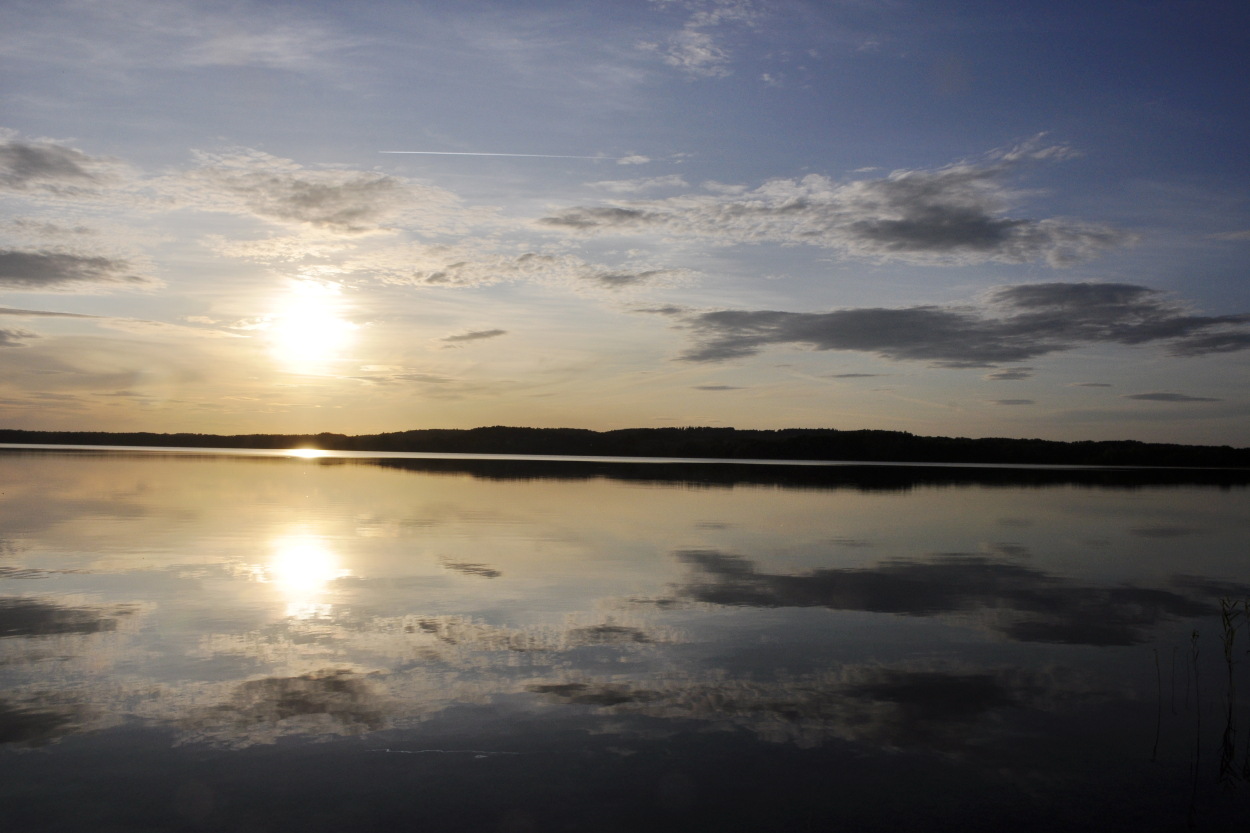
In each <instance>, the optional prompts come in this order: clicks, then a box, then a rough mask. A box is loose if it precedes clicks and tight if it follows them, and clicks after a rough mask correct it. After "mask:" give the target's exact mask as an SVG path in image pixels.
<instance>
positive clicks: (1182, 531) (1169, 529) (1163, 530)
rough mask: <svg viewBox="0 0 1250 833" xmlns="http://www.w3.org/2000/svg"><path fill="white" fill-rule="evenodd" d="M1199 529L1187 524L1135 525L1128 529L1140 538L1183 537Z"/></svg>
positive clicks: (1197, 531)
mask: <svg viewBox="0 0 1250 833" xmlns="http://www.w3.org/2000/svg"><path fill="white" fill-rule="evenodd" d="M1200 531H1201V530H1198V529H1194V528H1193V527H1189V526H1136V527H1133V528H1132V529H1130V530H1129V532H1131V533H1132V534H1134V535H1139V536H1141V537H1142V538H1184V537H1186V536H1189V535H1195V534H1197V533H1199V532H1200Z"/></svg>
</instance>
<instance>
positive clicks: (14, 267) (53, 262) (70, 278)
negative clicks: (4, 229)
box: [0, 249, 156, 291]
mask: <svg viewBox="0 0 1250 833" xmlns="http://www.w3.org/2000/svg"><path fill="white" fill-rule="evenodd" d="M155 283H156V282H155V281H154V280H153V279H152V278H150V277H147V276H145V275H142V274H138V270H136V269H135V268H134V266H133V264H132V263H131V262H130V261H129V260H126V259H124V258H115V257H105V256H103V255H83V254H74V253H71V252H63V251H54V250H50V249H43V250H33V251H32V250H25V249H0V288H4V289H11V290H30V291H47V290H63V289H66V288H79V287H83V286H88V285H90V286H95V287H106V286H124V287H147V286H151V285H153V284H155Z"/></svg>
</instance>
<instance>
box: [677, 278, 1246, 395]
mask: <svg viewBox="0 0 1250 833" xmlns="http://www.w3.org/2000/svg"><path fill="white" fill-rule="evenodd" d="M984 301H985V302H984V304H983V305H982V306H981V307H980V308H977V307H938V306H918V307H905V308H902V309H882V308H861V309H845V310H835V311H833V312H814V313H805V312H777V311H772V310H758V311H757V310H713V311H707V312H695V313H687V314H685V315H684V317H680V320H681V321H682V322H683V323H682V326H684V327H685V328H687V329H688V330H689V331H690V332H691V333H692V335H693V337H694V340H695V342H696V343H695V345H694V346H692V347H691V348H690V349H688V350H687V351H686V352H685V353H684V354H683V355H682V356H681V358H682V359H683V360H685V361H692V362H718V361H726V360H729V359H737V358H743V357H746V356H751V355H754V354H755V353H758V352H759V351H760V350H762V349H763V348H765V347H766V346H768V345H772V344H801V345H806V346H809V347H811V348H812V349H815V350H849V351H857V352H865V353H873V354H876V355H878V356H882V357H884V358H888V359H894V360H896V361H927V362H933V363H936V364H938V365H942V366H948V367H986V366H993V365H994V364H996V363H999V362H1018V361H1027V360H1029V359H1033V358H1037V357H1039V356H1044V355H1046V354H1049V353H1054V352H1058V351H1062V350H1071V349H1075V348H1077V347H1081V346H1085V345H1092V344H1124V345H1141V344H1150V343H1163V344H1166V345H1167V348H1168V350H1169V352H1170V353H1172V354H1173V355H1177V356H1197V355H1202V354H1203V353H1206V352H1224V351H1225V350H1226V349H1231V348H1229V347H1228V345H1229V344H1230V343H1231V339H1232V338H1233V337H1235V336H1239V337H1244V339H1245V343H1244V344H1243V345H1242V349H1244V348H1245V347H1250V333H1246V332H1244V331H1242V330H1233V329H1232V328H1239V327H1244V326H1245V325H1247V324H1250V314H1244V313H1243V314H1238V315H1220V316H1202V315H1194V314H1192V313H1190V312H1189V311H1188V310H1187V309H1186V308H1185V307H1184V306H1183V305H1182V304H1180V303H1178V302H1175V301H1172V300H1169V299H1168V298H1167V297H1166V296H1165V295H1164V293H1162V292H1160V291H1158V290H1154V289H1150V288H1148V287H1144V286H1135V285H1132V284H1120V283H1040V284H1023V285H1017V286H1007V287H1000V288H998V289H995V290H993V291H991V292H990V293H989V294H988V295H987V296H986V298H985V299H984ZM1212 343H1216V344H1217V346H1211V344H1212ZM1006 372H1011V371H1006ZM1145 396H1153V395H1151V394H1147V395H1145ZM1170 396H1171V395H1169V397H1170Z"/></svg>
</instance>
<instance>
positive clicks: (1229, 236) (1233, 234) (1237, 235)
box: [1208, 230, 1250, 240]
mask: <svg viewBox="0 0 1250 833" xmlns="http://www.w3.org/2000/svg"><path fill="white" fill-rule="evenodd" d="M1208 236H1209V237H1211V238H1212V239H1213V240H1250V230H1247V231H1225V232H1221V233H1220V234H1212V235H1208Z"/></svg>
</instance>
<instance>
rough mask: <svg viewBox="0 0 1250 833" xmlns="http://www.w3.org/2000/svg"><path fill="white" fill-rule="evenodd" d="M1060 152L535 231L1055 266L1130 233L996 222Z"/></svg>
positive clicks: (782, 186) (625, 213)
mask: <svg viewBox="0 0 1250 833" xmlns="http://www.w3.org/2000/svg"><path fill="white" fill-rule="evenodd" d="M1062 150H1063V149H1061V148H1046V149H1042V150H1034V149H1019V150H1017V151H1016V152H1013V153H1008V154H1003V155H1000V156H999V157H998V158H997V159H994V160H991V161H989V162H986V163H985V164H980V165H976V164H960V165H951V166H948V167H945V168H941V169H938V170H930V171H896V172H894V173H892V174H890V175H889V176H887V177H883V178H879V179H861V180H857V181H854V182H848V183H837V182H835V181H833V180H830V179H828V178H826V177H823V176H819V175H816V174H812V175H809V176H806V177H804V178H803V179H802V180H797V181H796V180H774V181H772V182H768V183H766V184H764V185H763V186H761V187H760V188H758V189H756V190H755V191H751V192H748V193H721V194H717V195H715V196H708V195H699V196H691V195H687V196H682V197H674V198H672V199H666V200H646V201H644V200H635V201H630V202H623V203H617V204H614V205H606V206H577V207H573V208H568V209H565V210H563V211H560V212H557V213H555V214H552V215H550V216H547V217H543V218H542V219H540V220H538V224H539V225H540V226H544V227H547V228H554V229H562V230H565V231H570V232H575V233H579V234H640V233H662V234H666V235H670V236H681V237H700V238H706V239H711V240H713V241H715V242H719V243H722V244H725V245H731V244H736V243H761V242H780V243H788V244H807V245H815V246H822V247H826V248H833V249H839V250H841V251H842V252H843V253H845V254H847V255H849V256H852V257H864V258H871V259H876V260H902V261H907V262H927V263H932V262H939V263H941V262H945V263H978V262H986V261H999V262H1006V263H1027V262H1032V261H1037V260H1045V261H1047V262H1049V263H1050V264H1051V265H1053V266H1065V265H1068V264H1070V263H1074V262H1077V261H1081V260H1085V259H1087V258H1090V257H1092V256H1094V255H1096V254H1098V253H1100V252H1102V251H1104V250H1106V249H1109V248H1113V247H1116V246H1121V245H1124V244H1126V243H1129V242H1131V241H1132V239H1133V236H1132V235H1131V234H1128V233H1126V232H1124V231H1121V230H1119V229H1114V228H1111V227H1108V226H1103V225H1096V224H1090V223H1080V222H1075V221H1070V220H1062V219H1043V220H1036V219H1028V218H1016V217H1007V216H1004V214H1005V212H1006V211H1007V208H1008V205H1009V203H1010V201H1011V197H1012V193H1011V191H1010V190H1009V189H1008V187H1007V185H1006V183H1005V180H1006V179H1007V177H1008V176H1009V174H1010V173H1011V172H1012V171H1013V170H1014V169H1015V168H1016V167H1017V166H1018V165H1019V164H1020V163H1021V162H1023V161H1024V160H1025V159H1027V158H1033V159H1040V158H1045V157H1047V156H1049V157H1059V156H1062V155H1064V154H1063V153H1062V152H1060V151H1062Z"/></svg>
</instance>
